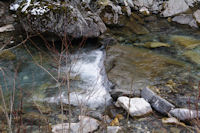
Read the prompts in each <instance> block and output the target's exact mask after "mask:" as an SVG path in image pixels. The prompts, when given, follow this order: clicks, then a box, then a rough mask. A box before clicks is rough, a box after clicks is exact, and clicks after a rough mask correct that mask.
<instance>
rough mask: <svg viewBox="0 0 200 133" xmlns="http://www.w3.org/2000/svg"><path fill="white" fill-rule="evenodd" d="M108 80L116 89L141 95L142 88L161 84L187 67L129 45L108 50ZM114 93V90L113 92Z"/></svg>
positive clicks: (112, 47)
mask: <svg viewBox="0 0 200 133" xmlns="http://www.w3.org/2000/svg"><path fill="white" fill-rule="evenodd" d="M105 65H106V71H107V73H108V79H109V80H110V81H111V82H112V83H113V84H114V85H115V89H121V90H127V91H132V92H133V95H134V94H140V88H144V87H146V86H147V85H151V84H152V83H154V82H157V81H158V82H160V79H163V78H164V77H165V78H166V77H170V76H171V75H172V73H175V72H177V71H178V70H180V69H182V68H184V67H186V66H185V64H184V63H183V62H180V61H177V60H174V59H171V58H169V57H166V56H162V55H159V54H156V53H153V52H152V51H151V50H149V49H143V48H136V47H133V46H127V45H123V46H122V45H113V46H109V47H108V48H107V56H106V60H105ZM111 91H112V90H111Z"/></svg>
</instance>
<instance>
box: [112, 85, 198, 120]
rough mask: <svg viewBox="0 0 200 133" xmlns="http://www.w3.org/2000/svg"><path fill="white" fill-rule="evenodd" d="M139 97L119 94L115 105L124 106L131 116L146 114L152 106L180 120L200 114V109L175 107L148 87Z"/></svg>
mask: <svg viewBox="0 0 200 133" xmlns="http://www.w3.org/2000/svg"><path fill="white" fill-rule="evenodd" d="M141 97H142V98H128V97H125V96H121V97H119V98H118V99H117V102H116V106H117V107H122V108H124V109H125V110H126V111H127V113H129V114H130V115H131V116H132V117H138V116H139V117H141V116H144V115H147V114H149V113H151V112H152V108H153V109H154V110H155V111H157V112H159V113H161V114H163V115H165V116H167V115H168V116H169V117H175V118H177V119H178V120H181V121H190V120H192V119H195V118H197V117H199V116H200V111H196V110H191V109H186V108H175V106H174V105H173V104H171V103H170V102H168V101H167V100H165V99H163V98H162V97H160V96H158V95H157V94H155V93H154V92H153V91H152V90H151V89H150V88H148V87H146V88H144V89H143V90H142V91H141ZM151 107H152V108H151ZM173 122H174V121H173Z"/></svg>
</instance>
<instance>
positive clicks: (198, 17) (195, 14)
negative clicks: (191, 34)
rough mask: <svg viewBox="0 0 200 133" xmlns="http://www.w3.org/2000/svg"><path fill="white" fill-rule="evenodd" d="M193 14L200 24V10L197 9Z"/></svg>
mask: <svg viewBox="0 0 200 133" xmlns="http://www.w3.org/2000/svg"><path fill="white" fill-rule="evenodd" d="M193 16H194V18H195V20H196V22H197V24H198V25H200V10H196V11H195V12H194V14H193Z"/></svg>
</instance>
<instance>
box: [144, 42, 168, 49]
mask: <svg viewBox="0 0 200 133" xmlns="http://www.w3.org/2000/svg"><path fill="white" fill-rule="evenodd" d="M144 46H145V47H147V48H159V47H170V45H169V44H167V43H162V42H146V43H145V44H144Z"/></svg>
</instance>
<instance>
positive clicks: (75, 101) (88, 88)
mask: <svg viewBox="0 0 200 133" xmlns="http://www.w3.org/2000/svg"><path fill="white" fill-rule="evenodd" d="M70 59H71V60H72V61H71V63H70V65H69V64H67V65H66V66H65V67H63V68H62V70H63V71H65V73H70V76H71V77H76V76H79V78H80V79H79V81H77V82H75V83H70V84H71V85H70V104H72V105H75V106H78V105H86V106H89V107H90V108H97V107H99V106H103V105H105V104H107V103H108V102H109V101H110V100H111V96H110V94H109V92H108V91H109V88H110V82H109V81H108V79H107V75H106V72H105V68H104V59H105V52H104V51H101V50H93V51H90V52H83V53H78V54H74V55H72V56H71V58H70ZM72 62H73V63H72ZM66 90H67V89H66ZM67 93H68V92H67V91H64V92H62V94H61V95H57V96H55V97H51V98H49V99H48V100H49V101H50V102H58V101H60V100H62V102H64V103H66V104H68V103H69V101H68V97H67Z"/></svg>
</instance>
